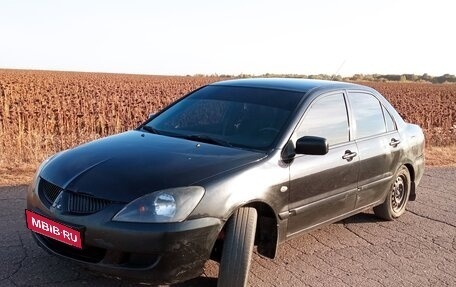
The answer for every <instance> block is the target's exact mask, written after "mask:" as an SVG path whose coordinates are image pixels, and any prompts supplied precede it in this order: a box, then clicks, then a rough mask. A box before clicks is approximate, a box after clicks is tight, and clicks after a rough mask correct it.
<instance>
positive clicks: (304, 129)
mask: <svg viewBox="0 0 456 287" xmlns="http://www.w3.org/2000/svg"><path fill="white" fill-rule="evenodd" d="M348 132H349V128H348V118H347V108H346V105H345V100H344V95H343V94H342V93H340V94H333V95H329V96H323V97H321V98H319V99H317V100H316V101H315V102H314V103H313V104H312V105H311V106H310V108H309V109H308V110H307V112H306V114H305V116H304V120H303V122H302V124H301V126H300V127H299V129H298V132H297V136H298V138H300V137H303V136H318V137H323V138H326V139H327V141H328V143H329V145H335V144H339V143H344V142H347V141H348V140H349V137H348Z"/></svg>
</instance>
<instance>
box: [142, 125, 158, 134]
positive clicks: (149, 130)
mask: <svg viewBox="0 0 456 287" xmlns="http://www.w3.org/2000/svg"><path fill="white" fill-rule="evenodd" d="M141 128H142V129H143V130H145V131H148V132H150V133H153V134H157V135H159V134H160V132H158V131H157V130H156V129H154V128H153V127H151V126H142V127H141Z"/></svg>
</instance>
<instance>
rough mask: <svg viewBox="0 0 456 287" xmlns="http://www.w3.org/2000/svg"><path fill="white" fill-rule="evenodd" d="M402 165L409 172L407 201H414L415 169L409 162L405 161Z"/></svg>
mask: <svg viewBox="0 0 456 287" xmlns="http://www.w3.org/2000/svg"><path fill="white" fill-rule="evenodd" d="M404 166H405V167H406V168H407V169H408V171H409V174H410V196H409V201H414V200H415V199H416V191H415V187H416V185H415V169H414V168H413V165H412V164H411V163H406V164H404Z"/></svg>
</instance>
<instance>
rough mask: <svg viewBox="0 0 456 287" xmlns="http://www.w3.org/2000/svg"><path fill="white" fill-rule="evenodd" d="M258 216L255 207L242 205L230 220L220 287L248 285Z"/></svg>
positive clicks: (221, 264) (223, 251)
mask: <svg viewBox="0 0 456 287" xmlns="http://www.w3.org/2000/svg"><path fill="white" fill-rule="evenodd" d="M257 217H258V215H257V211H256V209H255V208H252V207H241V208H239V209H238V210H236V212H235V213H234V214H233V215H232V216H231V217H230V219H229V220H228V222H227V226H226V230H225V239H224V241H225V242H224V244H223V250H222V259H221V260H220V269H219V277H218V282H217V286H218V287H233V286H236V287H238V286H239V287H241V286H247V279H248V275H249V269H250V261H251V259H252V250H253V244H254V241H255V231H256V225H257Z"/></svg>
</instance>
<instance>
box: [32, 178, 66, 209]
mask: <svg viewBox="0 0 456 287" xmlns="http://www.w3.org/2000/svg"><path fill="white" fill-rule="evenodd" d="M62 190H63V189H62V188H60V187H58V186H57V185H55V184H52V183H50V182H49V181H47V180H45V179H43V178H41V179H40V182H39V184H38V194H40V195H41V196H42V197H44V199H45V200H46V201H47V203H48V204H47V205H48V207H49V206H50V205H52V203H53V202H54V200H55V199H56V198H57V196H59V194H60V192H61V191H62Z"/></svg>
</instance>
